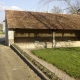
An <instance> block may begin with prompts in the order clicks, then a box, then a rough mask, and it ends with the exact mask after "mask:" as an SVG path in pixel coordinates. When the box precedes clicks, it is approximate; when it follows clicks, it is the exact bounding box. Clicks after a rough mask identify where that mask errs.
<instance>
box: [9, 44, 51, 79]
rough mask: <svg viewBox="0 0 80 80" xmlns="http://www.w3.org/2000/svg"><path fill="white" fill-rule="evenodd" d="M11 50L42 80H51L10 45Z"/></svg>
mask: <svg viewBox="0 0 80 80" xmlns="http://www.w3.org/2000/svg"><path fill="white" fill-rule="evenodd" d="M10 48H11V49H12V50H13V51H14V52H16V53H17V55H18V56H19V57H20V58H21V59H22V60H23V61H24V62H25V63H26V64H27V65H28V66H29V67H30V68H31V69H32V70H33V71H34V72H35V73H36V74H37V75H38V76H39V77H40V78H41V79H42V80H50V79H49V78H48V77H47V76H46V75H45V74H43V73H42V71H40V70H39V69H38V68H37V67H36V66H35V65H33V64H32V62H31V61H30V60H29V59H27V58H26V57H25V56H24V55H22V54H21V53H20V51H19V50H17V49H16V48H15V47H14V46H12V45H10Z"/></svg>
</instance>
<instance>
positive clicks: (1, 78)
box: [0, 44, 41, 80]
mask: <svg viewBox="0 0 80 80" xmlns="http://www.w3.org/2000/svg"><path fill="white" fill-rule="evenodd" d="M0 80H41V79H40V78H39V77H38V76H37V74H35V73H34V72H33V70H31V69H30V68H29V66H28V65H27V64H25V63H24V62H23V61H22V60H21V58H20V57H19V56H18V55H17V54H16V53H15V52H14V51H13V50H11V49H10V48H9V47H7V46H4V45H1V44H0Z"/></svg>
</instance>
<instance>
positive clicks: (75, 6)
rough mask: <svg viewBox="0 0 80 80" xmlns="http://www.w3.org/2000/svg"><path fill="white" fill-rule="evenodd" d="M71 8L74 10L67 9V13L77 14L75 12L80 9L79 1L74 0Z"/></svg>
mask: <svg viewBox="0 0 80 80" xmlns="http://www.w3.org/2000/svg"><path fill="white" fill-rule="evenodd" d="M72 6H73V8H74V9H75V10H73V9H72V8H71V7H70V8H69V10H68V11H69V13H71V14H76V13H77V10H79V9H80V1H79V0H76V1H75V3H74V4H72Z"/></svg>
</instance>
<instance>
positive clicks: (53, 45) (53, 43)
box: [52, 31, 55, 48]
mask: <svg viewBox="0 0 80 80" xmlns="http://www.w3.org/2000/svg"><path fill="white" fill-rule="evenodd" d="M52 36H53V40H52V48H54V47H55V32H54V31H53V32H52Z"/></svg>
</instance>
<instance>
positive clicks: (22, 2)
mask: <svg viewBox="0 0 80 80" xmlns="http://www.w3.org/2000/svg"><path fill="white" fill-rule="evenodd" d="M42 1H43V0H42ZM57 5H58V6H59V7H61V8H63V9H64V8H65V6H66V5H64V2H63V3H60V1H58V2H56V1H54V3H50V4H48V5H46V4H42V3H41V2H40V0H0V23H2V22H3V20H4V19H5V10H24V11H36V12H45V11H50V10H51V8H52V7H53V6H57Z"/></svg>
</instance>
